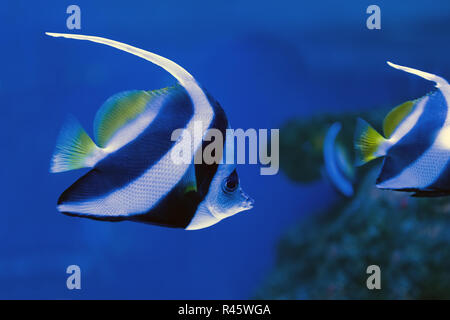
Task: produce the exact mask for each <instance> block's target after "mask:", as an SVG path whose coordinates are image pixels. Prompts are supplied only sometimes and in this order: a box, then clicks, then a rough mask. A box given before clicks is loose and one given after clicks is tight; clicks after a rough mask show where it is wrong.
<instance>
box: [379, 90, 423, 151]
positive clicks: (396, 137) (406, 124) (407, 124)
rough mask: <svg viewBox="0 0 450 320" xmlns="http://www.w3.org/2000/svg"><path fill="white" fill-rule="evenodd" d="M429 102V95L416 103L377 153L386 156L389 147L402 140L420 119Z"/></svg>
mask: <svg viewBox="0 0 450 320" xmlns="http://www.w3.org/2000/svg"><path fill="white" fill-rule="evenodd" d="M427 102H428V97H424V98H422V99H421V100H420V101H419V102H418V103H416V105H415V107H414V110H413V112H411V113H410V114H409V115H408V116H407V117H406V118H405V119H403V121H401V122H400V124H399V126H398V127H397V128H396V129H395V130H394V132H393V133H392V135H391V137H390V138H389V139H387V140H386V141H385V142H383V144H382V145H381V146H380V148H379V149H378V150H377V152H376V155H379V156H385V155H386V153H387V151H388V150H389V148H391V147H392V146H393V145H395V144H396V143H397V142H398V141H400V140H401V139H402V138H403V137H404V136H405V135H406V134H407V133H408V132H409V131H410V130H411V129H412V128H414V126H415V125H416V124H417V121H419V118H420V116H421V115H422V114H423V110H424V109H425V105H426V103H427Z"/></svg>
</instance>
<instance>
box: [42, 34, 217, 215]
mask: <svg viewBox="0 0 450 320" xmlns="http://www.w3.org/2000/svg"><path fill="white" fill-rule="evenodd" d="M47 34H48V35H50V36H54V37H65V38H72V39H79V40H89V41H93V42H98V43H102V44H105V45H108V46H111V47H114V48H117V49H119V50H123V51H126V52H129V53H131V54H134V55H137V56H139V57H141V58H143V59H145V60H148V61H150V62H152V63H154V64H156V65H158V66H160V67H162V68H163V69H165V70H167V71H168V72H169V73H170V74H171V75H173V76H174V77H175V78H176V79H177V80H178V81H179V82H180V84H181V85H182V86H183V87H184V88H185V89H186V91H187V93H188V94H189V96H190V98H191V100H192V104H193V107H194V114H193V117H192V118H191V120H190V121H189V123H188V124H187V127H186V129H187V130H189V131H191V133H192V134H193V132H194V125H195V123H201V125H202V132H203V134H205V133H206V130H207V128H208V127H209V126H210V124H211V122H212V119H213V109H212V107H211V105H210V104H209V101H208V99H207V97H206V95H205V93H204V92H203V90H202V89H201V88H200V86H199V85H198V84H197V82H196V81H195V79H194V78H193V77H192V76H191V75H190V74H189V73H188V72H187V71H186V70H185V69H183V68H182V67H180V66H179V65H177V64H176V63H174V62H173V61H170V60H168V59H166V58H164V57H161V56H159V55H156V54H154V53H151V52H147V51H145V50H142V49H138V48H135V47H132V46H130V45H127V44H123V43H120V42H117V41H113V40H109V39H104V38H100V37H92V36H83V35H76V34H55V33H47ZM181 142H182V140H181V141H178V142H176V144H175V145H177V144H179V143H181ZM201 143H202V141H201V140H198V141H194V144H193V146H192V148H193V150H197V149H198V148H199V147H201ZM149 147H151V146H149ZM174 147H175V146H174ZM192 154H194V152H193V153H192ZM188 167H189V164H179V165H175V164H174V163H173V162H172V159H171V154H170V151H169V152H168V153H167V154H165V155H164V156H163V157H162V158H161V159H160V161H158V162H157V163H155V164H154V165H153V166H152V167H151V168H149V169H148V170H147V171H146V172H145V173H144V174H142V175H141V176H140V177H139V178H137V179H136V180H134V181H133V182H131V183H130V184H128V185H127V186H125V187H123V188H121V189H119V190H116V191H113V192H112V193H110V194H108V195H106V196H103V197H101V198H98V199H94V200H89V201H85V202H82V203H65V204H61V205H60V206H58V209H59V210H60V211H65V212H75V213H82V214H86V215H101V216H105V215H108V216H128V215H132V214H137V213H143V212H146V211H148V210H150V209H151V208H152V207H153V206H154V205H155V204H156V203H157V202H158V201H159V200H160V199H161V198H162V197H164V196H165V195H166V194H167V193H168V192H170V190H172V188H173V187H174V186H175V185H176V184H177V183H178V182H179V181H180V180H181V178H182V177H183V175H184V174H185V172H186V170H187V169H188Z"/></svg>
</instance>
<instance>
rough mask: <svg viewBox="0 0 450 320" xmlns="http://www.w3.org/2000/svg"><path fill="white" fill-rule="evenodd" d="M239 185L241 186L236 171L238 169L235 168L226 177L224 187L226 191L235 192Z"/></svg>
mask: <svg viewBox="0 0 450 320" xmlns="http://www.w3.org/2000/svg"><path fill="white" fill-rule="evenodd" d="M238 186H239V178H238V175H237V173H236V170H234V171H233V172H232V173H231V174H230V175H229V176H228V177H227V178H225V179H224V183H223V187H222V189H223V191H224V192H226V193H233V192H234V191H236V189H237V187H238Z"/></svg>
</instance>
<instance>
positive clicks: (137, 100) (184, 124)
mask: <svg viewBox="0 0 450 320" xmlns="http://www.w3.org/2000/svg"><path fill="white" fill-rule="evenodd" d="M46 34H47V35H49V36H52V37H64V38H71V39H78V40H88V41H92V42H97V43H101V44H104V45H107V46H111V47H114V48H117V49H119V50H122V51H125V52H128V53H131V54H133V55H136V56H138V57H141V58H143V59H145V60H147V61H150V62H152V63H154V64H156V65H158V66H160V67H162V68H163V69H165V70H166V71H167V72H169V73H170V74H171V75H172V76H173V77H175V79H177V80H178V84H176V85H174V86H172V87H168V88H163V89H158V90H153V91H145V90H130V91H124V92H120V93H117V94H115V95H113V96H112V97H110V98H109V99H107V100H106V102H105V103H104V104H103V105H102V106H101V108H100V109H99V110H98V112H97V114H96V116H95V120H94V140H95V142H94V141H93V140H92V139H91V138H90V137H89V135H88V134H87V133H86V131H84V129H83V128H82V127H81V125H80V124H79V123H78V122H77V121H76V120H75V119H74V118H71V119H69V120H68V121H67V122H66V124H65V125H64V126H63V128H62V130H61V133H60V135H59V138H58V141H57V146H56V149H55V152H54V154H53V157H52V160H51V166H50V172H63V171H68V170H74V169H79V168H92V169H91V170H90V171H89V172H88V173H86V174H85V175H84V176H82V177H81V178H80V179H78V180H77V181H76V182H75V183H74V184H73V185H72V186H70V187H69V188H68V189H67V190H65V191H64V192H63V193H62V194H61V196H60V197H59V200H58V204H57V209H58V211H60V212H61V213H64V214H67V215H69V216H77V217H86V218H91V219H95V220H104V221H122V220H129V221H136V222H142V223H148V224H154V225H160V226H166V227H173V228H184V229H187V230H196V229H202V228H206V227H209V226H211V225H214V224H216V223H217V222H219V221H220V220H222V219H224V218H227V217H230V216H232V215H234V214H236V213H238V212H241V211H244V210H248V209H251V208H252V206H253V200H252V199H251V198H249V197H248V196H247V195H246V194H245V193H244V192H243V191H242V188H241V187H240V185H239V177H238V174H237V172H236V166H235V165H234V164H225V163H224V161H223V158H222V161H216V162H213V163H212V164H206V163H205V161H200V162H198V161H194V157H195V154H196V153H197V152H201V151H202V150H203V149H204V148H205V147H207V146H208V144H209V143H212V142H211V140H212V139H209V140H208V137H207V133H208V131H209V129H212V128H214V129H215V130H219V131H220V132H221V133H222V137H224V138H223V146H224V145H225V137H226V134H225V132H226V129H227V128H229V123H228V120H227V117H226V115H225V112H224V110H223V109H222V108H221V106H220V105H219V103H218V102H217V101H216V100H215V99H214V98H213V97H212V96H211V95H209V94H208V93H207V92H206V91H205V90H204V89H203V88H202V87H201V86H200V85H199V84H198V82H197V81H196V80H195V79H194V78H193V76H192V75H190V74H189V73H188V72H187V71H186V70H185V69H183V68H182V67H181V66H179V65H178V64H176V63H175V62H173V61H171V60H169V59H166V58H164V57H162V56H159V55H156V54H154V53H151V52H148V51H144V50H142V49H138V48H135V47H132V46H130V45H127V44H124V43H120V42H117V41H113V40H109V39H105V38H101V37H95V36H85V35H78V34H60V33H46ZM180 129H184V130H183V131H182V132H181V133H179V136H178V137H177V138H175V139H172V138H173V135H172V134H173V133H174V131H175V130H180ZM195 130H197V131H198V130H200V131H199V132H200V139H193V140H194V141H191V140H187V139H184V138H183V137H184V133H183V132H188V133H191V134H192V136H194V134H195ZM186 144H188V145H186ZM186 146H188V148H190V149H191V150H192V153H191V154H192V158H191V159H190V160H191V161H185V162H181V163H178V162H177V163H175V162H174V161H173V154H172V152H174V150H186V149H183V147H186ZM219 151H220V150H218V151H217V152H219ZM177 152H178V151H177ZM221 152H222V156H223V153H224V152H225V151H224V150H221ZM181 153H182V152H181ZM186 154H187V153H186ZM220 156H221V155H220V154H218V157H219V158H220ZM188 160H189V159H188Z"/></svg>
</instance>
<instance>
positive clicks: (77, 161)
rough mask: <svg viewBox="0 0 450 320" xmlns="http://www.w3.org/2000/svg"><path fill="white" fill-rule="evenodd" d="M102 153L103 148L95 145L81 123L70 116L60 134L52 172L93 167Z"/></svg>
mask: <svg viewBox="0 0 450 320" xmlns="http://www.w3.org/2000/svg"><path fill="white" fill-rule="evenodd" d="M101 154H102V149H100V148H99V147H97V146H96V145H95V143H94V142H93V141H92V139H91V138H90V137H89V135H88V134H87V133H86V131H84V129H83V128H82V127H81V125H80V123H79V122H78V121H77V120H76V119H75V118H74V117H69V119H68V120H67V121H66V123H65V124H64V126H63V128H62V129H61V132H60V134H59V137H58V141H57V143H56V148H55V152H54V153H53V156H52V160H51V164H50V172H64V171H69V170H75V169H80V168H86V167H93V166H94V165H95V163H97V162H98V160H99V159H100V158H101Z"/></svg>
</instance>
